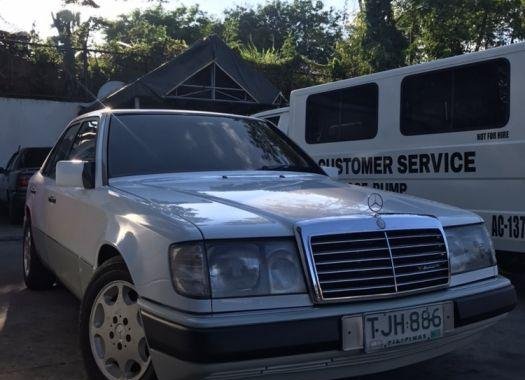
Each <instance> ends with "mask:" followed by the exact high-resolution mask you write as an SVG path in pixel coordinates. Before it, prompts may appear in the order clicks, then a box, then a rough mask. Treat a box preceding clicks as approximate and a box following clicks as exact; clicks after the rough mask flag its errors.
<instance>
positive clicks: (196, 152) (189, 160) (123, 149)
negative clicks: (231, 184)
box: [108, 114, 321, 177]
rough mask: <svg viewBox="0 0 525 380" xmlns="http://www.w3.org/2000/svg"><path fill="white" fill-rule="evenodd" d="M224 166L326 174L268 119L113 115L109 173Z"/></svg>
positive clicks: (121, 174)
mask: <svg viewBox="0 0 525 380" xmlns="http://www.w3.org/2000/svg"><path fill="white" fill-rule="evenodd" d="M223 170H224V171H227V170H292V171H303V172H315V173H321V169H319V167H318V166H317V164H315V162H314V161H313V160H312V159H311V158H310V157H308V156H307V155H306V154H305V153H304V152H303V151H302V150H301V149H300V148H298V147H297V145H295V144H294V143H293V142H292V141H291V140H290V139H288V138H287V137H286V136H285V135H284V134H283V133H282V132H280V131H279V130H278V129H277V128H275V127H273V126H270V125H268V124H267V123H265V122H263V121H259V120H254V119H245V118H237V117H226V116H205V115H176V114H172V115H166V114H164V115H162V114H157V115H153V114H150V115H119V116H118V118H117V117H115V116H113V117H112V119H111V125H110V130H109V141H108V174H109V177H121V176H129V175H145V174H156V173H179V172H202V171H223Z"/></svg>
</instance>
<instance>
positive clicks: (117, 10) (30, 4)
mask: <svg viewBox="0 0 525 380" xmlns="http://www.w3.org/2000/svg"><path fill="white" fill-rule="evenodd" d="M96 2H97V4H99V5H100V8H98V9H93V8H89V7H81V6H71V5H69V6H67V7H66V8H68V9H71V10H73V11H77V12H80V13H81V17H82V19H83V20H85V19H87V18H88V17H90V16H104V17H106V18H110V19H113V18H116V17H117V16H118V15H120V14H123V13H128V12H130V11H131V10H132V9H135V8H141V9H144V8H147V7H151V6H153V5H154V4H155V2H151V1H148V0H96ZM266 2H267V0H230V1H226V2H225V1H222V0H201V1H197V0H168V2H167V3H166V4H164V6H165V7H166V8H167V9H169V8H174V7H176V6H178V5H182V4H183V5H193V4H199V5H200V8H201V9H202V10H204V11H206V12H208V13H210V14H212V15H215V16H217V17H220V15H221V13H222V11H223V10H224V9H225V8H231V7H233V6H235V5H244V6H246V5H247V6H256V5H258V4H264V3H266ZM323 3H324V4H325V6H332V7H334V8H336V9H343V8H344V5H345V0H324V1H323ZM347 3H348V6H347V9H348V13H349V14H350V15H352V14H355V12H356V11H357V0H348V1H347ZM63 8H64V6H63V2H62V0H0V30H6V31H8V32H17V31H29V30H31V28H32V25H33V24H34V25H35V28H36V30H37V31H38V32H39V34H40V36H41V37H48V36H51V35H54V34H55V32H54V30H53V29H52V28H51V22H52V21H51V13H52V12H56V11H57V10H60V9H63Z"/></svg>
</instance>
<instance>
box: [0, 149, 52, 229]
mask: <svg viewBox="0 0 525 380" xmlns="http://www.w3.org/2000/svg"><path fill="white" fill-rule="evenodd" d="M50 150H51V148H48V147H38V148H37V147H33V148H22V149H20V148H19V149H18V151H17V152H15V153H13V155H12V156H11V158H10V159H9V161H8V162H7V165H6V167H5V168H3V167H0V203H3V204H4V205H5V206H6V207H7V210H8V213H9V220H10V221H11V222H12V223H20V222H21V221H22V219H23V215H24V203H25V200H26V191H27V183H28V182H29V178H31V176H32V175H33V174H34V173H35V172H36V171H37V170H38V169H40V166H42V163H43V162H44V160H45V159H46V157H47V155H48V154H49V151H50Z"/></svg>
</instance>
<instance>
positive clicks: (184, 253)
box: [170, 243, 210, 298]
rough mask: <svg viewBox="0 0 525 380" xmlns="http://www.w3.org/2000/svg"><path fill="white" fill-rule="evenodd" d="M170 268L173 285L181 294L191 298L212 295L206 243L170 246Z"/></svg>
mask: <svg viewBox="0 0 525 380" xmlns="http://www.w3.org/2000/svg"><path fill="white" fill-rule="evenodd" d="M170 269H171V278H172V281H173V286H174V287H175V289H176V290H177V292H178V293H179V294H182V295H184V296H188V297H191V298H209V297H210V285H209V281H208V268H207V266H206V254H205V250H204V244H202V243H184V244H176V245H173V246H172V247H171V248H170Z"/></svg>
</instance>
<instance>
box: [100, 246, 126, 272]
mask: <svg viewBox="0 0 525 380" xmlns="http://www.w3.org/2000/svg"><path fill="white" fill-rule="evenodd" d="M114 257H119V258H121V259H122V262H124V263H126V260H124V256H123V255H122V253H121V252H120V250H119V249H118V248H117V247H115V246H114V245H111V244H109V243H104V244H102V246H101V247H100V249H99V250H98V255H97V262H96V267H97V268H98V267H99V266H101V265H102V264H104V263H105V262H106V261H108V260H109V259H112V258H114Z"/></svg>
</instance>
